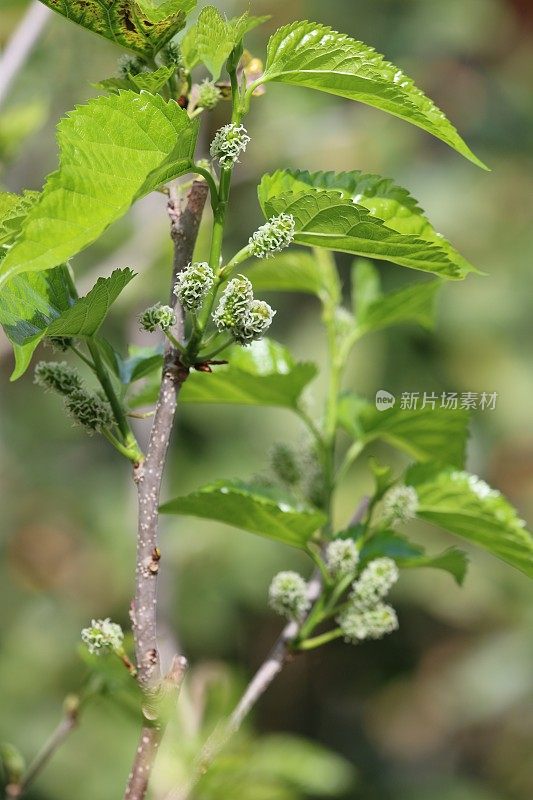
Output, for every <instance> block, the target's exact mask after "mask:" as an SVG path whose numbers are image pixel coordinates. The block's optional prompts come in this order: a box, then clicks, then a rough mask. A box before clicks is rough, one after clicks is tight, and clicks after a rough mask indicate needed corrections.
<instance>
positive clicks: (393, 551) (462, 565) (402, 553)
mask: <svg viewBox="0 0 533 800" xmlns="http://www.w3.org/2000/svg"><path fill="white" fill-rule="evenodd" d="M382 556H387V557H388V558H392V559H394V561H396V563H397V564H398V566H400V567H403V568H408V567H413V568H414V567H434V568H435V569H443V570H445V571H446V572H449V573H450V575H452V576H453V577H454V578H455V580H456V581H457V583H458V584H459V586H461V585H462V583H463V581H464V579H465V575H466V572H467V569H468V557H467V555H466V553H464V552H463V551H462V550H459V549H458V548H457V547H450V548H448V550H445V551H444V552H443V553H439V554H438V555H435V556H428V555H426V554H425V551H424V548H423V547H420V545H417V544H414V542H410V541H409V539H407V538H406V537H405V536H401V535H400V534H399V533H393V532H392V531H383V532H382V533H377V534H375V535H374V536H372V537H371V538H370V539H369V540H368V542H366V543H365V545H364V546H363V547H362V549H361V565H363V566H364V565H365V564H367V563H368V562H369V561H371V560H372V559H374V558H380V557H382Z"/></svg>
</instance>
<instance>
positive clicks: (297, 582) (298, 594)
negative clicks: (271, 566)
mask: <svg viewBox="0 0 533 800" xmlns="http://www.w3.org/2000/svg"><path fill="white" fill-rule="evenodd" d="M268 602H269V605H270V607H271V609H272V610H273V611H275V612H276V614H281V616H282V617H287V618H288V619H301V617H302V616H303V615H304V614H305V612H306V611H307V610H308V609H309V607H310V605H311V603H310V602H309V600H308V599H307V584H306V582H305V581H304V579H303V578H302V576H301V575H298V573H297V572H278V574H277V575H275V576H274V578H273V579H272V583H271V584H270V589H269V590H268Z"/></svg>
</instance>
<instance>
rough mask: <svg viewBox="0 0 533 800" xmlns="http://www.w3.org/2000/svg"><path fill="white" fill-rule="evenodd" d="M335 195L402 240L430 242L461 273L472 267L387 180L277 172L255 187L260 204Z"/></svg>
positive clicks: (406, 195) (359, 175)
mask: <svg viewBox="0 0 533 800" xmlns="http://www.w3.org/2000/svg"><path fill="white" fill-rule="evenodd" d="M315 190H322V191H333V190H334V191H337V192H339V194H340V195H341V197H343V198H344V199H346V200H352V201H353V202H354V203H357V205H360V206H364V207H365V208H367V209H368V211H369V212H370V214H371V215H372V216H373V217H377V218H378V219H381V220H383V222H384V223H385V225H386V226H387V228H391V230H393V231H396V232H397V233H401V234H404V235H406V236H416V237H418V238H419V239H423V240H425V241H428V242H433V243H434V244H435V245H436V247H438V248H440V249H441V250H442V251H443V252H444V253H445V254H446V255H447V257H448V258H449V259H450V261H451V262H452V263H453V264H455V265H456V266H457V267H458V268H459V269H460V270H461V271H464V272H470V271H472V270H474V267H473V266H472V265H471V264H469V263H468V261H466V259H464V258H463V256H462V255H461V254H460V253H458V252H457V250H455V248H454V247H452V245H451V244H450V243H449V242H447V241H446V239H445V238H444V237H443V236H441V234H440V233H437V231H436V230H435V229H434V228H433V226H432V225H431V223H430V222H429V220H428V219H427V217H426V216H425V215H424V212H423V211H422V209H421V208H420V206H419V205H418V202H417V201H416V200H415V199H414V197H412V196H411V195H410V194H409V192H408V191H407V189H404V188H402V187H401V186H398V185H397V184H396V183H394V181H393V180H392V179H391V178H383V177H381V175H368V174H366V173H364V172H360V171H353V172H340V173H336V172H313V173H310V172H307V171H303V170H278V171H277V172H274V173H273V174H271V175H264V176H263V178H262V180H261V184H260V187H259V197H260V200H261V202H264V201H265V200H268V199H269V198H270V197H276V196H278V195H280V194H286V193H287V192H296V193H297V192H310V191H311V192H312V191H315Z"/></svg>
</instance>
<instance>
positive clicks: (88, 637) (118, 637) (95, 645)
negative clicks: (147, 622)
mask: <svg viewBox="0 0 533 800" xmlns="http://www.w3.org/2000/svg"><path fill="white" fill-rule="evenodd" d="M81 639H82V642H83V643H84V644H85V645H86V646H87V649H88V651H89V653H92V654H93V655H101V654H102V653H105V652H109V651H110V650H114V651H119V652H120V651H121V650H122V643H123V641H124V633H123V632H122V628H121V627H120V625H118V624H117V623H116V622H111V620H110V619H109V617H107V618H106V619H93V620H92V621H91V624H90V626H89V627H88V628H83V630H82V632H81Z"/></svg>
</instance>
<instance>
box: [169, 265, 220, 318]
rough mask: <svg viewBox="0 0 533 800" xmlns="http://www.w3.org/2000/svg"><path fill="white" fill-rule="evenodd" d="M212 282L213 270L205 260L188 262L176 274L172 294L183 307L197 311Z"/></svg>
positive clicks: (213, 278)
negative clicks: (193, 262) (187, 264)
mask: <svg viewBox="0 0 533 800" xmlns="http://www.w3.org/2000/svg"><path fill="white" fill-rule="evenodd" d="M214 282H215V275H214V273H213V270H212V269H211V267H210V266H209V264H207V263H206V262H205V261H200V262H198V263H196V264H189V266H188V267H186V268H185V269H184V270H183V271H182V272H180V273H179V274H178V277H177V280H176V283H175V285H174V294H175V295H176V297H177V298H178V300H179V301H180V303H181V305H182V306H183V307H184V308H187V309H188V310H189V311H197V310H198V309H199V308H200V306H201V305H202V302H203V300H204V297H205V296H206V294H207V293H208V292H209V290H210V289H211V288H212V286H213V284H214Z"/></svg>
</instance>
